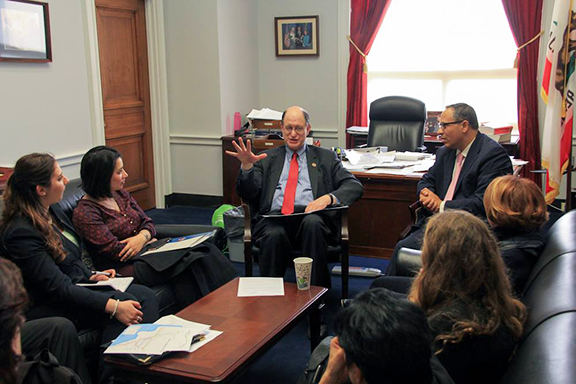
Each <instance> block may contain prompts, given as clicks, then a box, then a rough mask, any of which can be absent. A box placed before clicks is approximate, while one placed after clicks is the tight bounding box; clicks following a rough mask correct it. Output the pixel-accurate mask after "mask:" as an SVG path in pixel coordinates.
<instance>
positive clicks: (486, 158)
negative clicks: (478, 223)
mask: <svg viewBox="0 0 576 384" xmlns="http://www.w3.org/2000/svg"><path fill="white" fill-rule="evenodd" d="M438 133H439V135H440V137H441V140H442V143H443V144H444V146H443V147H442V148H440V149H439V150H438V152H437V153H436V162H435V163H434V165H433V166H432V167H431V168H430V169H429V170H428V173H426V174H425V175H424V176H423V177H422V180H421V181H420V182H419V183H418V194H419V197H420V203H421V204H422V206H423V207H424V209H423V211H424V212H423V215H422V217H421V218H420V220H419V221H418V222H417V223H416V224H415V225H414V227H413V232H412V233H411V234H410V236H408V237H407V238H406V239H404V240H402V241H399V242H398V244H396V248H395V249H394V254H393V255H392V259H391V260H390V264H389V265H388V268H387V270H386V274H387V275H395V274H396V254H397V252H398V250H399V249H400V248H402V247H406V248H412V249H420V247H421V245H422V237H423V235H424V229H425V223H426V219H427V218H428V217H429V216H431V215H432V214H434V213H436V212H443V211H444V210H446V209H463V210H465V211H468V212H470V213H473V214H474V215H476V216H479V217H482V218H483V217H485V216H486V213H485V212H484V205H483V203H482V199H483V198H484V192H485V191H486V188H487V187H488V184H490V182H491V181H492V180H493V179H495V178H496V177H498V176H502V175H506V174H509V173H512V162H511V161H510V157H509V156H508V154H507V153H506V150H505V149H504V148H503V147H502V146H501V145H500V144H498V143H497V142H495V141H494V140H492V139H490V138H489V137H488V136H486V135H484V134H482V133H480V132H479V131H478V118H477V117H476V112H475V111H474V109H473V108H472V107H471V106H469V105H467V104H464V103H459V104H453V105H449V106H447V107H446V110H445V111H444V112H442V115H441V116H440V129H439V131H438Z"/></svg>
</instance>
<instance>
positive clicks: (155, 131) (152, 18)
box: [145, 0, 172, 208]
mask: <svg viewBox="0 0 576 384" xmlns="http://www.w3.org/2000/svg"><path fill="white" fill-rule="evenodd" d="M145 4H146V37H147V41H148V75H149V81H150V115H151V120H152V121H151V122H150V123H151V126H152V143H153V145H152V151H153V154H154V179H155V185H156V188H155V194H156V207H158V208H164V206H165V205H164V204H165V196H167V195H169V194H171V193H172V163H171V160H170V139H169V135H170V119H169V113H168V79H167V74H166V43H165V42H166V40H165V36H164V0H146V2H145Z"/></svg>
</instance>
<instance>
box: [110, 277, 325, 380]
mask: <svg viewBox="0 0 576 384" xmlns="http://www.w3.org/2000/svg"><path fill="white" fill-rule="evenodd" d="M327 291H328V290H327V289H326V288H323V287H315V286H312V287H310V290H308V291H299V290H298V288H297V287H296V284H293V283H284V296H268V297H265V296H261V297H237V295H236V294H237V292H238V278H236V279H234V280H232V281H231V282H229V283H227V284H225V285H224V286H222V287H220V288H218V289H217V290H215V291H214V292H211V293H210V294H208V295H207V296H205V297H203V298H202V299H200V300H198V301H196V302H195V303H193V304H191V305H190V306H188V307H187V308H186V309H184V310H182V311H180V312H178V313H177V315H178V316H180V317H182V318H184V319H186V320H191V321H196V322H199V323H204V324H210V325H211V326H212V328H213V329H215V330H218V331H223V333H222V335H220V336H218V337H217V338H216V339H214V340H213V341H211V342H209V343H208V344H206V345H204V346H203V347H201V348H200V349H198V350H196V351H194V352H193V353H179V354H175V355H174V356H173V357H167V358H165V359H163V360H160V361H158V362H157V363H154V364H152V365H150V366H139V365H135V364H130V363H128V362H125V361H123V360H119V359H118V358H114V357H110V356H108V357H106V362H107V363H108V364H110V365H112V367H113V368H114V375H115V376H119V377H126V378H131V379H136V380H142V382H147V383H175V382H186V383H214V382H218V383H220V382H222V383H223V382H226V383H228V382H231V381H233V380H234V379H235V378H237V377H238V376H239V375H240V374H241V373H242V372H243V370H244V369H245V368H246V367H248V366H249V365H250V364H251V363H252V362H254V361H255V360H256V359H257V358H258V357H260V356H261V355H263V354H264V353H265V352H266V351H267V350H268V349H270V348H271V347H272V346H273V345H274V344H275V343H276V342H277V341H278V340H280V338H281V337H282V336H283V335H285V334H286V333H288V331H290V330H291V329H292V328H293V327H294V326H295V325H296V324H297V323H298V321H299V320H301V319H302V318H303V317H304V316H305V315H306V314H308V313H311V314H314V315H315V316H314V317H313V318H312V320H313V321H314V322H315V328H316V337H315V339H318V333H319V331H320V324H319V322H318V319H319V314H318V312H319V310H318V303H319V300H320V298H321V297H322V296H323V295H324V294H325V293H326V292H327ZM313 329H314V328H313Z"/></svg>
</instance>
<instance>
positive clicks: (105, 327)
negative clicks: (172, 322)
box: [27, 284, 159, 383]
mask: <svg viewBox="0 0 576 384" xmlns="http://www.w3.org/2000/svg"><path fill="white" fill-rule="evenodd" d="M86 289H89V288H86ZM102 294H105V295H107V296H108V297H110V298H111V299H113V300H115V299H119V300H120V301H126V300H134V301H138V302H139V303H140V305H141V306H142V309H141V311H142V314H143V316H142V323H153V322H155V321H156V320H158V316H159V314H158V299H157V298H156V295H155V294H154V292H153V291H152V290H151V289H150V288H148V287H144V286H142V285H138V284H131V285H130V286H129V287H128V289H127V290H126V292H119V291H111V292H102ZM27 316H28V318H45V317H53V316H63V317H66V318H68V319H70V320H72V322H73V323H74V325H75V326H76V327H77V328H78V329H86V328H101V329H102V337H101V344H105V343H108V342H109V341H112V340H114V339H115V338H116V337H117V336H118V335H119V334H120V333H122V331H123V330H124V329H125V328H126V326H125V325H124V324H122V323H120V322H119V321H118V320H116V318H114V319H110V315H108V314H106V313H104V308H102V312H97V313H95V312H94V311H90V310H86V309H85V308H77V307H74V306H67V307H64V306H61V305H48V304H45V305H42V306H36V307H34V308H32V309H31V310H30V311H29V312H28V313H27ZM54 355H55V354H54ZM55 356H56V355H55ZM56 357H58V356H56ZM62 365H64V364H62ZM98 370H99V372H98V377H99V383H106V382H108V381H109V379H110V378H111V376H112V370H111V368H110V367H108V366H105V365H104V357H103V355H102V353H100V356H99V365H98ZM77 373H78V372H77Z"/></svg>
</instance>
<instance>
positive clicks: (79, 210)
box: [73, 146, 236, 307]
mask: <svg viewBox="0 0 576 384" xmlns="http://www.w3.org/2000/svg"><path fill="white" fill-rule="evenodd" d="M80 176H81V178H82V188H83V189H84V191H85V192H86V195H85V196H84V198H83V199H82V200H80V201H79V202H78V206H77V207H76V209H75V210H74V217H73V220H74V227H75V228H76V230H77V231H78V233H79V234H80V236H82V238H83V239H84V242H85V244H86V247H87V249H88V251H89V253H90V254H91V256H92V258H93V259H94V263H95V264H96V266H97V267H99V268H102V269H107V268H115V269H118V270H119V272H120V273H121V274H123V275H128V276H134V277H135V279H136V281H137V282H139V283H140V284H144V285H147V286H153V285H156V284H161V283H170V284H171V285H172V286H173V287H174V289H175V291H176V297H177V299H178V303H179V305H180V307H184V306H186V305H188V304H190V303H192V302H194V301H195V300H197V299H199V298H200V297H202V296H204V295H206V294H208V293H209V292H211V291H213V290H215V289H216V288H218V287H220V286H222V285H223V284H225V283H227V282H228V281H230V280H232V279H233V278H234V277H236V271H235V270H234V266H233V265H232V263H231V262H230V261H229V260H228V259H227V258H226V257H225V256H224V255H223V254H222V252H220V250H219V249H218V247H216V246H215V245H214V244H212V243H209V242H204V243H203V244H201V245H200V246H197V247H195V248H194V249H193V250H187V249H185V250H179V251H171V252H169V254H166V253H157V254H154V255H150V256H146V257H145V258H138V259H136V260H134V259H133V258H134V257H135V256H136V255H137V254H138V253H139V252H140V251H141V250H142V248H143V247H144V246H145V245H146V244H147V243H148V242H149V241H150V240H152V238H153V237H154V236H155V235H156V230H155V229H154V224H153V222H152V220H151V219H150V218H149V217H148V216H146V214H145V213H144V211H143V210H142V209H141V208H140V207H139V206H138V203H137V202H136V200H134V198H133V197H132V196H131V195H130V194H129V193H128V192H127V191H125V190H124V184H125V182H126V179H127V177H128V173H127V172H126V170H125V169H124V163H123V161H122V156H121V155H120V152H118V151H117V150H116V149H114V148H111V147H107V146H99V147H95V148H92V149H91V150H89V151H88V152H87V153H86V154H85V155H84V158H83V159H82V164H81V169H80Z"/></svg>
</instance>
